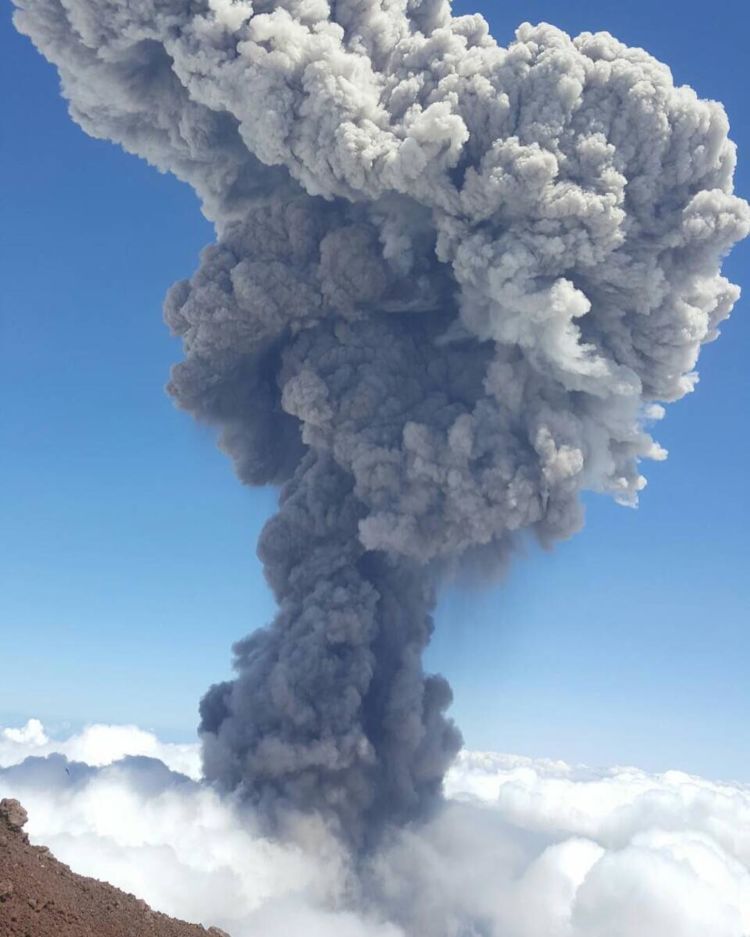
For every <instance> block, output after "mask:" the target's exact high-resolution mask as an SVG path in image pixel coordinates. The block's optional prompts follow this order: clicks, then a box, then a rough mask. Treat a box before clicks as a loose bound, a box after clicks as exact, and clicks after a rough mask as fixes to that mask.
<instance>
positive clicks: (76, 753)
mask: <svg viewBox="0 0 750 937" xmlns="http://www.w3.org/2000/svg"><path fill="white" fill-rule="evenodd" d="M52 753H59V754H61V755H65V757H66V758H68V759H69V760H70V761H81V762H84V764H87V765H91V766H92V767H97V768H98V767H101V766H103V765H110V764H112V762H113V761H119V760H120V759H121V758H125V757H127V756H128V755H145V756H146V757H147V758H158V759H159V761H163V762H164V764H165V765H167V767H168V768H170V769H171V770H172V771H178V772H180V773H181V774H186V775H187V776H188V777H190V778H193V779H196V780H197V779H198V778H199V777H200V775H201V763H200V762H201V759H200V750H199V746H198V744H197V743H194V744H192V745H176V744H174V743H171V742H162V741H160V740H159V739H158V738H157V737H156V735H154V733H153V732H147V731H146V730H144V729H139V728H138V726H132V725H124V726H123V725H98V724H93V725H88V726H86V727H85V728H84V729H83V730H82V731H81V732H78V733H76V734H75V735H71V736H69V737H68V738H67V739H62V740H60V739H51V738H49V737H48V735H47V732H46V730H45V728H44V726H43V725H42V723H41V722H40V721H39V720H38V719H29V721H28V722H27V723H26V725H25V726H22V727H21V728H0V768H7V767H9V766H10V765H17V764H20V762H22V761H23V760H24V759H25V758H28V757H33V756H36V757H42V758H43V757H44V756H46V755H50V754H52Z"/></svg>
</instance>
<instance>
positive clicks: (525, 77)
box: [16, 0, 750, 843]
mask: <svg viewBox="0 0 750 937" xmlns="http://www.w3.org/2000/svg"><path fill="white" fill-rule="evenodd" d="M17 2H18V0H17ZM18 5H19V10H18V12H17V13H16V25H17V26H18V28H19V29H20V30H21V31H22V32H24V33H26V34H27V35H29V36H30V37H31V38H32V40H33V41H34V43H35V44H36V45H37V46H38V48H39V49H40V50H41V52H42V53H43V54H44V55H45V56H46V57H47V58H48V59H49V60H50V61H52V62H54V63H55V65H57V67H58V69H59V71H60V76H61V78H62V84H63V90H64V93H65V95H66V97H67V98H68V99H69V100H70V108H71V114H72V116H73V118H74V119H75V120H76V121H78V123H79V124H80V125H81V126H82V127H83V128H84V129H85V130H86V131H87V132H88V133H90V134H92V135H94V136H97V137H106V138H109V139H112V140H115V141H117V142H119V143H120V144H122V145H123V146H124V147H125V148H126V149H127V150H130V151H132V152H134V153H137V154H139V155H140V156H143V157H145V158H146V159H147V160H149V161H150V162H151V163H153V164H154V165H156V166H157V167H159V168H160V169H162V170H167V171H170V172H173V173H174V174H175V175H177V176H178V177H179V178H181V179H184V180H185V181H187V182H189V183H190V184H191V185H192V186H193V187H194V188H195V190H196V191H197V193H198V195H199V196H200V198H201V200H202V203H203V206H204V210H205V212H206V214H207V215H208V216H209V217H210V218H211V219H213V221H214V222H215V224H216V229H217V232H218V240H217V243H216V244H215V245H213V246H211V247H208V248H206V250H205V251H204V253H203V256H202V259H201V264H200V267H199V269H198V271H197V272H196V273H195V275H194V276H193V277H192V279H191V280H189V281H185V282H182V283H178V284H177V285H176V286H174V287H173V288H172V290H171V291H170V294H169V296H168V298H167V302H166V317H167V321H168V323H169V325H170V326H171V328H172V329H173V331H174V332H175V333H176V334H177V335H179V336H181V337H182V340H183V343H184V348H185V360H184V361H183V362H182V363H181V364H180V365H178V366H177V367H176V368H175V369H174V373H173V375H172V380H171V383H170V392H171V393H172V395H173V396H174V399H175V400H176V401H177V403H178V404H179V405H180V406H181V407H183V408H185V409H186V410H188V411H190V412H191V413H193V414H194V415H195V416H196V417H198V418H199V419H201V420H204V421H207V422H208V423H210V424H213V425H215V426H217V427H218V428H219V430H220V433H221V446H222V447H223V448H224V449H225V450H226V452H227V453H228V454H229V455H230V456H231V457H232V459H233V460H234V463H235V466H236V469H237V473H238V475H239V477H240V478H241V479H242V481H244V482H246V483H248V484H253V485H261V484H281V485H282V488H281V498H280V508H279V512H278V514H277V515H276V516H275V517H274V518H273V519H272V520H271V521H269V523H268V525H267V526H266V528H265V530H264V532H263V534H262V537H261V542H260V546H259V553H260V556H261V558H262V560H263V562H264V564H265V568H266V571H267V576H268V581H269V583H270V584H271V586H272V588H273V590H274V592H275V594H276V597H277V599H278V603H279V613H278V615H277V617H276V619H275V621H274V622H273V623H272V624H271V625H270V626H269V627H268V628H266V629H263V630H259V631H255V632H254V633H253V634H252V635H250V637H248V638H246V639H244V640H243V641H241V642H240V643H239V644H238V645H237V646H236V649H235V651H236V668H237V677H236V679H235V680H233V681H232V682H230V683H225V684H221V685H219V686H215V687H213V688H212V689H211V690H210V691H209V693H208V694H207V696H206V697H205V699H204V700H203V703H202V707H201V712H202V735H203V740H204V761H205V771H206V774H207V776H208V778H210V779H212V780H214V781H216V782H218V783H220V784H221V785H223V786H226V787H228V788H239V789H241V790H242V791H243V792H244V793H245V794H246V795H247V797H248V798H250V799H252V800H253V801H255V802H256V803H258V804H259V805H261V810H262V813H264V814H265V815H266V816H267V817H268V818H269V820H271V821H274V820H278V818H279V817H280V816H281V815H282V814H283V811H284V810H285V809H287V808H293V809H302V810H309V809H315V810H318V811H320V812H322V813H323V814H324V815H325V816H327V817H329V818H330V819H331V820H332V821H333V822H334V823H335V824H338V825H339V826H340V827H341V828H342V829H343V830H344V831H345V832H346V835H347V836H348V837H350V838H351V839H352V840H353V841H354V842H355V843H362V842H365V841H366V840H367V837H368V836H369V835H371V834H372V833H373V832H374V831H376V830H377V829H378V828H379V827H380V826H381V825H382V824H383V823H385V822H400V821H403V820H406V819H408V818H409V817H412V816H415V815H418V814H420V812H422V811H424V809H425V808H426V807H427V806H428V805H429V804H430V802H431V801H433V800H434V798H435V797H436V796H437V795H438V794H439V792H440V787H441V781H442V777H443V774H444V772H445V770H446V767H447V765H448V764H449V762H450V761H451V759H452V757H453V755H454V753H455V752H456V750H457V748H458V746H459V743H460V736H459V734H458V732H457V730H456V729H455V728H454V727H453V725H452V724H451V723H450V722H449V721H448V720H447V719H446V717H445V715H444V713H445V710H446V707H447V706H448V704H449V702H450V690H449V688H448V686H447V684H446V683H445V681H444V680H443V679H442V678H440V677H432V676H426V675H425V674H424V672H423V669H422V664H421V653H422V651H423V649H424V647H425V645H426V644H427V642H428V640H429V637H430V631H431V628H432V622H431V617H430V613H431V609H432V607H433V604H434V594H433V590H434V587H435V585H436V583H437V581H438V578H439V576H440V573H441V571H445V569H446V568H447V566H449V565H455V564H464V563H477V562H481V563H482V564H485V563H487V562H490V563H492V562H501V561H502V559H503V557H504V556H505V555H506V554H507V552H508V550H509V549H510V548H511V547H512V543H513V540H514V538H516V537H517V536H518V535H519V532H521V531H529V530H530V531H532V532H533V533H534V534H535V535H536V537H538V538H539V540H540V541H542V542H544V543H552V542H554V541H555V540H557V539H559V538H562V537H567V536H568V535H570V534H571V533H573V532H574V531H575V530H576V529H577V528H578V527H579V526H580V524H581V509H580V505H579V493H580V492H581V491H582V490H584V489H586V490H593V491H599V492H605V493H608V494H611V495H612V496H613V497H615V498H616V499H617V500H618V501H620V502H622V503H624V504H634V503H635V502H636V499H637V496H638V492H639V490H640V489H641V488H642V487H643V485H644V484H645V482H644V479H643V478H642V477H641V475H640V474H639V470H638V463H639V460H641V459H645V458H656V459H658V458H662V457H663V455H664V452H663V450H661V449H660V448H659V446H658V445H657V444H656V443H655V442H654V441H653V440H652V439H651V437H650V436H649V434H648V432H647V431H646V429H645V428H644V424H645V423H647V421H649V420H651V419H655V418H658V417H659V416H660V415H661V413H662V412H663V411H662V408H661V406H660V402H665V401H672V400H676V399H678V398H680V397H682V396H683V395H684V394H685V393H687V392H688V391H689V390H690V389H691V388H692V386H693V384H694V381H695V375H694V373H693V368H694V366H695V363H696V359H697V356H698V351H699V348H700V345H701V344H702V343H704V342H707V341H710V340H711V339H713V338H714V337H715V336H716V334H717V326H718V324H719V323H720V322H721V320H722V319H724V318H725V317H726V316H727V315H728V314H729V312H730V310H731V308H732V305H733V303H734V302H735V300H736V299H737V296H738V290H737V289H736V288H735V287H734V286H732V285H731V284H730V283H728V282H727V281H726V280H725V279H724V278H723V277H721V276H720V275H719V266H720V261H721V258H722V256H723V255H724V254H725V253H726V252H727V251H728V250H729V249H730V247H731V245H732V244H733V243H734V242H736V241H737V240H738V239H740V238H742V237H744V236H745V235H746V234H747V233H748V230H749V227H750V213H749V211H748V206H747V205H746V204H745V203H744V202H743V201H741V200H739V199H737V198H735V197H734V196H733V195H732V175H733V169H734V161H735V152H734V147H733V145H732V144H731V143H730V142H729V141H728V140H727V120H726V117H725V114H724V111H723V109H722V108H721V106H720V105H718V104H716V103H712V102H706V101H701V100H699V99H698V98H697V97H696V95H695V94H694V92H693V91H692V90H690V89H689V88H685V87H680V88H676V87H675V86H674V85H673V83H672V78H671V75H670V72H669V70H668V69H667V68H666V67H665V66H663V65H661V64H659V63H658V62H656V61H655V60H654V59H652V58H651V57H650V56H648V55H647V54H646V53H645V52H643V51H642V50H640V49H630V48H627V47H626V46H623V45H621V44H620V43H619V42H617V41H616V40H615V39H613V38H612V37H611V36H609V35H607V34H597V35H592V34H589V33H584V34H583V35H581V36H579V37H577V38H576V39H571V38H569V37H568V36H567V35H565V34H564V33H562V32H560V31H559V30H557V29H555V28H553V27H551V26H548V25H541V26H537V27H532V26H530V25H528V24H525V25H523V26H521V27H520V29H519V30H518V32H517V37H516V41H515V42H514V43H513V44H512V45H510V46H509V48H507V49H504V48H501V47H499V46H498V45H497V44H496V43H495V41H494V40H493V39H492V37H491V36H490V35H489V34H488V30H487V25H486V23H485V21H484V19H482V17H481V16H462V17H453V16H452V15H451V9H450V6H449V4H448V3H446V2H442V0H335V2H334V0H332V2H330V3H328V2H326V0H257V2H255V3H251V2H244V0H208V2H204V0H191V2H189V3H185V2H183V0H180V2H175V0H158V2H157V0H138V2H137V3H125V2H120V3H116V2H113V0H21V2H18Z"/></svg>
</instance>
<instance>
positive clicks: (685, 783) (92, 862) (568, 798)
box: [0, 720, 750, 937]
mask: <svg viewBox="0 0 750 937" xmlns="http://www.w3.org/2000/svg"><path fill="white" fill-rule="evenodd" d="M96 730H97V731H96V733H94V735H93V737H94V738H96V739H97V742H96V745H94V744H92V743H90V742H89V743H87V742H85V741H83V740H84V739H85V738H86V737H87V732H89V731H90V730H84V731H83V732H82V733H80V734H78V735H75V736H72V737H71V738H69V739H66V740H62V741H57V742H55V741H52V740H50V739H49V738H48V736H47V733H46V732H45V730H44V727H43V726H42V725H41V724H40V723H39V722H36V721H33V720H32V721H31V722H30V723H28V724H27V725H26V726H25V727H24V728H23V729H21V730H18V729H3V730H0V738H1V739H2V749H1V752H2V759H3V762H4V763H6V764H7V763H8V762H9V761H13V762H14V766H13V767H10V768H6V769H4V770H0V796H15V797H18V798H19V799H21V800H22V801H23V803H24V804H25V806H26V807H27V809H28V810H29V814H30V819H29V826H28V830H29V833H30V835H31V837H32V840H34V841H36V842H40V843H45V844H47V845H49V846H50V847H51V848H52V850H53V851H54V852H55V854H56V855H57V856H58V857H59V858H60V859H62V860H63V861H65V862H67V863H69V864H70V865H71V866H72V867H73V868H74V869H75V870H77V871H79V872H82V873H84V874H88V875H95V876H96V877H98V878H105V879H107V880H109V881H112V882H114V883H115V884H116V885H118V886H120V887H122V888H125V889H126V890H128V891H132V892H135V893H136V894H138V895H139V896H142V897H143V898H145V899H146V900H147V901H148V902H149V903H150V904H152V905H153V906H154V907H156V908H158V909H160V910H164V911H167V912H168V913H170V914H174V915H178V916H181V917H184V918H186V919H189V920H196V921H202V922H204V923H206V924H216V925H218V926H220V927H223V928H225V929H226V930H227V931H228V932H229V933H231V934H232V937H255V935H263V937H277V935H278V937H282V935H283V937H287V935H288V934H290V933H291V934H305V935H306V937H307V935H310V937H426V935H429V937H709V935H710V937H747V934H748V933H750V822H748V821H749V819H750V788H748V787H745V786H742V785H740V784H730V783H717V782H713V781H709V780H705V779H703V778H697V777H693V776H689V775H686V774H684V773H681V772H677V771H670V772H667V773H665V774H661V775H652V774H647V773H646V772H643V771H640V770H638V769H635V768H612V769H609V770H593V769H590V768H586V767H584V766H571V765H568V764H565V763H563V762H556V761H547V760H542V759H536V760H535V759H529V758H521V757H518V756H512V755H499V754H493V753H483V752H462V753H461V755H460V756H459V758H458V760H457V762H456V764H455V765H454V767H453V768H452V770H451V772H450V773H449V776H448V782H447V792H448V794H449V799H448V802H447V804H446V805H445V807H444V808H443V809H442V810H440V811H439V812H438V813H437V814H436V815H435V816H434V817H433V818H432V819H431V820H430V821H429V822H426V823H422V824H416V825H412V826H411V827H409V828H407V829H405V830H402V831H400V832H397V833H394V834H393V835H392V836H391V837H390V838H388V839H387V840H386V841H385V842H384V843H383V845H382V846H381V847H380V849H379V850H378V851H377V852H376V853H375V854H374V855H373V856H372V857H371V858H370V859H369V860H368V862H367V864H366V865H365V866H364V867H362V866H360V867H359V869H358V871H357V873H356V874H355V871H354V869H353V868H352V867H351V865H350V863H349V859H348V857H347V855H346V854H345V853H344V852H343V851H342V848H341V846H340V845H339V844H338V843H337V841H336V840H335V839H334V838H332V837H331V836H330V835H329V834H328V832H327V830H326V828H325V826H324V825H323V824H322V823H320V822H318V821H317V820H315V819H310V818H307V819H297V820H294V821H290V824H289V827H288V831H287V837H286V838H285V840H284V841H283V842H274V841H270V840H268V839H267V838H264V837H263V836H262V835H261V834H260V833H259V832H258V830H257V827H256V825H255V821H254V817H253V815H252V813H250V812H249V811H248V810H247V808H246V807H242V806H241V805H239V804H238V803H237V802H236V801H235V800H234V799H231V798H222V797H220V796H219V795H218V794H217V793H216V792H215V791H213V790H211V789H210V788H208V787H206V786H204V785H202V784H200V783H196V782H194V781H191V780H189V779H188V778H186V777H184V776H181V775H178V774H176V773H174V772H172V771H169V770H168V769H167V768H166V767H165V766H164V765H163V764H160V763H159V762H158V761H157V760H154V759H152V758H144V757H142V756H144V755H146V756H149V755H153V753H154V752H155V751H162V752H165V753H167V754H168V753H170V752H171V748H170V746H169V745H166V744H164V743H162V742H160V741H159V739H158V738H156V737H155V736H154V735H152V734H151V733H148V732H141V731H140V730H138V729H136V728H135V727H127V728H125V729H123V727H120V726H97V727H96ZM123 739H130V745H129V748H130V751H129V754H130V755H131V756H136V757H128V758H125V759H124V760H119V761H118V760H116V759H117V758H118V752H119V751H120V749H121V748H122V746H123V744H124V742H123ZM138 740H140V742H141V748H142V749H143V750H142V751H136V749H137V748H138V744H137V743H138ZM86 744H88V745H89V748H88V749H86ZM84 750H88V751H90V752H92V753H94V755H95V757H96V758H97V759H98V763H99V765H100V766H101V767H98V768H93V767H92V768H90V769H84V768H82V767H76V768H75V769H74V770H71V772H70V774H68V773H67V772H65V771H64V770H60V769H61V767H62V765H63V764H65V762H63V761H62V760H61V759H60V756H59V755H55V754H51V755H50V757H49V758H48V759H46V760H44V761H42V760H38V759H30V760H26V761H24V760H23V759H24V757H25V756H26V755H39V754H47V753H50V752H54V751H57V752H60V753H65V754H68V753H69V752H76V753H78V754H80V753H81V752H82V751H84ZM139 756H141V757H139ZM19 762H20V763H19ZM108 762H109V763H108Z"/></svg>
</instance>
